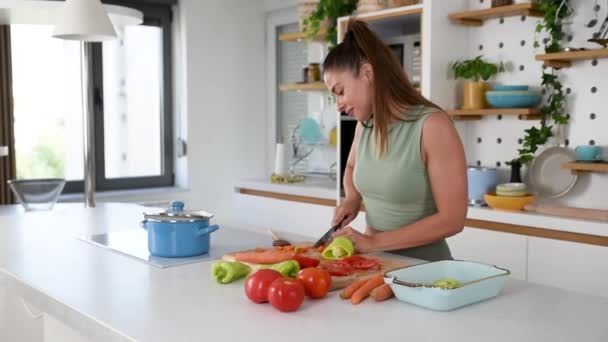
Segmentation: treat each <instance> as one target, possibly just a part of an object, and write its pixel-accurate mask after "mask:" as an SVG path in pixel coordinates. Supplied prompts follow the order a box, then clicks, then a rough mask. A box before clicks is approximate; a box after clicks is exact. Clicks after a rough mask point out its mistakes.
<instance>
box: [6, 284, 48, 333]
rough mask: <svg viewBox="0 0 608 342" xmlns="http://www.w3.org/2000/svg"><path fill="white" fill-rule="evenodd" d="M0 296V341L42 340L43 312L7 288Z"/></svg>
mask: <svg viewBox="0 0 608 342" xmlns="http://www.w3.org/2000/svg"><path fill="white" fill-rule="evenodd" d="M0 297H3V298H1V299H0V310H1V312H0V341H19V342H43V341H44V320H43V314H42V313H40V312H37V310H36V309H35V308H33V307H31V306H29V305H28V303H27V302H25V301H24V300H23V299H22V298H20V297H18V296H15V295H13V294H11V292H10V291H8V290H7V289H4V290H1V289H0Z"/></svg>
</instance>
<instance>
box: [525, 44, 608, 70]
mask: <svg viewBox="0 0 608 342" xmlns="http://www.w3.org/2000/svg"><path fill="white" fill-rule="evenodd" d="M595 58H608V48H606V49H593V50H577V51H564V52H556V53H548V54H544V55H536V58H535V59H536V60H537V61H543V62H544V65H545V66H548V67H553V68H568V67H570V66H571V65H572V61H576V60H585V59H595Z"/></svg>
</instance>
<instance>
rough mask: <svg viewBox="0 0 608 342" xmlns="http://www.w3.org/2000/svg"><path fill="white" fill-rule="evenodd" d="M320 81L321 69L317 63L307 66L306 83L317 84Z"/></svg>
mask: <svg viewBox="0 0 608 342" xmlns="http://www.w3.org/2000/svg"><path fill="white" fill-rule="evenodd" d="M319 81H321V69H320V68H319V63H310V64H308V82H319Z"/></svg>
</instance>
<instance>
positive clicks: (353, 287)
mask: <svg viewBox="0 0 608 342" xmlns="http://www.w3.org/2000/svg"><path fill="white" fill-rule="evenodd" d="M368 280H369V278H365V279H360V280H355V281H353V282H352V283H350V284H349V285H348V286H347V287H345V288H344V290H342V292H341V293H340V298H342V299H350V297H351V296H352V295H353V293H355V291H357V290H358V289H359V288H360V287H361V286H363V285H364V284H365V283H367V281H368Z"/></svg>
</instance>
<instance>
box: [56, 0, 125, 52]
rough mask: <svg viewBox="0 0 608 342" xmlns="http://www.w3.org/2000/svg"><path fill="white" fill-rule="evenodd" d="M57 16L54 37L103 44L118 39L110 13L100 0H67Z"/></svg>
mask: <svg viewBox="0 0 608 342" xmlns="http://www.w3.org/2000/svg"><path fill="white" fill-rule="evenodd" d="M61 12H63V15H59V16H57V24H56V25H55V31H54V32H53V37H56V38H61V39H67V40H79V41H85V42H101V41H104V40H109V39H114V38H116V32H115V31H114V27H113V26H112V23H111V22H110V18H109V17H108V13H107V11H106V10H105V8H104V7H103V5H102V4H101V1H100V0H66V2H65V4H64V6H63V9H62V10H61Z"/></svg>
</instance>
